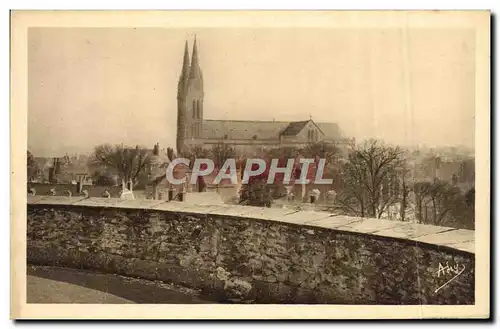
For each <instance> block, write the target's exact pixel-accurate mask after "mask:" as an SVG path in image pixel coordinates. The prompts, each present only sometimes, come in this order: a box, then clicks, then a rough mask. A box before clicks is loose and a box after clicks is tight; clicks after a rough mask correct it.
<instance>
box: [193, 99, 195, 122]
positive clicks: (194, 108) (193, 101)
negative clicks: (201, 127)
mask: <svg viewBox="0 0 500 329" xmlns="http://www.w3.org/2000/svg"><path fill="white" fill-rule="evenodd" d="M193 119H196V101H195V100H194V99H193Z"/></svg>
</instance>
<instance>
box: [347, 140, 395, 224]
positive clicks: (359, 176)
mask: <svg viewBox="0 0 500 329" xmlns="http://www.w3.org/2000/svg"><path fill="white" fill-rule="evenodd" d="M402 154H403V153H402V150H401V149H400V148H398V147H390V146H386V145H384V144H383V143H381V142H379V141H376V140H369V141H365V142H364V143H362V144H361V145H359V146H356V147H355V148H354V149H353V151H352V152H351V153H350V154H349V157H348V160H347V162H346V163H345V164H344V166H343V175H342V177H343V180H344V189H343V191H342V193H341V195H340V196H339V198H338V202H339V204H340V205H341V206H342V207H344V208H345V209H346V210H347V211H348V212H349V213H352V214H354V215H357V216H361V217H365V216H367V217H376V218H380V217H381V216H382V215H383V214H384V212H385V211H387V207H388V206H389V205H391V204H393V203H394V202H396V201H397V197H396V195H397V194H396V193H387V192H386V191H385V190H386V189H387V186H389V187H390V185H391V183H390V182H391V181H392V180H393V179H394V178H397V176H398V172H400V170H401V167H402V163H403V159H402Z"/></svg>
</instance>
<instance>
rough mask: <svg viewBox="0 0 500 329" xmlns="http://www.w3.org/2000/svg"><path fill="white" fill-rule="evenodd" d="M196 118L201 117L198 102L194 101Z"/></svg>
mask: <svg viewBox="0 0 500 329" xmlns="http://www.w3.org/2000/svg"><path fill="white" fill-rule="evenodd" d="M196 117H197V118H198V119H199V118H200V117H201V109H200V101H199V100H197V101H196Z"/></svg>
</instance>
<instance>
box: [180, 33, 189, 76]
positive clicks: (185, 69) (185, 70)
mask: <svg viewBox="0 0 500 329" xmlns="http://www.w3.org/2000/svg"><path fill="white" fill-rule="evenodd" d="M188 76H189V49H188V42H187V40H186V44H185V46H184V60H183V62H182V71H181V79H185V78H187V77H188Z"/></svg>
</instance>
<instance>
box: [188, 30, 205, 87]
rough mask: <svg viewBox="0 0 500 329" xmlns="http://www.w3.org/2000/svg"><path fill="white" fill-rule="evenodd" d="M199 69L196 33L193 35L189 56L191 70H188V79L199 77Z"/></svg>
mask: <svg viewBox="0 0 500 329" xmlns="http://www.w3.org/2000/svg"><path fill="white" fill-rule="evenodd" d="M201 77H202V75H201V69H200V62H199V59H198V44H197V42H196V35H195V36H194V44H193V55H192V57H191V70H190V72H189V78H190V79H197V78H201Z"/></svg>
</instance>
